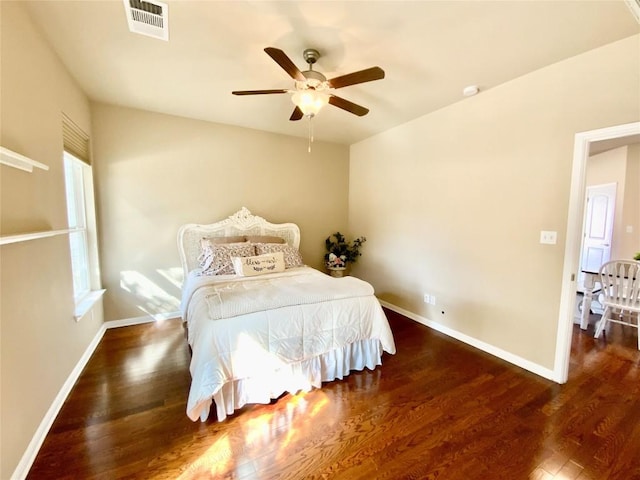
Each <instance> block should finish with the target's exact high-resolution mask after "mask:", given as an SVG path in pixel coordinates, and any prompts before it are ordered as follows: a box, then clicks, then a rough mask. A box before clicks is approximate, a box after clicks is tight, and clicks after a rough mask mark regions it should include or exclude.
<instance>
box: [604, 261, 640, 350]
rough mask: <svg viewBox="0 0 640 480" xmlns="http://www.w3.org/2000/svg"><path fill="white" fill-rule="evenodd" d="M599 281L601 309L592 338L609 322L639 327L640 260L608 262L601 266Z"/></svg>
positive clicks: (639, 340) (639, 348) (639, 333)
mask: <svg viewBox="0 0 640 480" xmlns="http://www.w3.org/2000/svg"><path fill="white" fill-rule="evenodd" d="M600 281H601V284H602V295H601V297H600V298H601V299H602V300H601V303H602V305H603V306H604V312H603V313H602V318H601V319H600V321H599V322H598V324H597V325H596V333H595V335H594V336H595V338H598V337H599V336H600V335H601V334H602V332H603V331H604V329H605V327H606V326H607V323H608V322H615V323H620V324H622V325H628V326H631V327H634V328H636V329H638V318H639V316H640V262H636V261H633V260H613V261H611V262H607V263H605V264H603V265H602V266H601V267H600ZM638 350H640V329H638Z"/></svg>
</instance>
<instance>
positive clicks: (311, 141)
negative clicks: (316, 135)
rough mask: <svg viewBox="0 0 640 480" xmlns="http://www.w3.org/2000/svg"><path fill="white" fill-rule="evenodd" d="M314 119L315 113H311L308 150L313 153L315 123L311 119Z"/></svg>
mask: <svg viewBox="0 0 640 480" xmlns="http://www.w3.org/2000/svg"><path fill="white" fill-rule="evenodd" d="M312 119H313V115H309V147H308V149H307V152H309V153H311V144H312V143H313V124H312V123H311V120H312Z"/></svg>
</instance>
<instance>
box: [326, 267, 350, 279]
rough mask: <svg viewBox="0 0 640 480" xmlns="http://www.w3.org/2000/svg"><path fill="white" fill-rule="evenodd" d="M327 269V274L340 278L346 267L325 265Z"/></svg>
mask: <svg viewBox="0 0 640 480" xmlns="http://www.w3.org/2000/svg"><path fill="white" fill-rule="evenodd" d="M327 270H329V275H331V276H332V277H336V278H340V277H344V275H345V271H346V270H347V269H346V267H327Z"/></svg>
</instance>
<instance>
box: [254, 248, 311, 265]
mask: <svg viewBox="0 0 640 480" xmlns="http://www.w3.org/2000/svg"><path fill="white" fill-rule="evenodd" d="M255 247H256V254H257V255H263V254H265V253H275V252H282V253H283V255H284V266H285V268H293V267H302V266H304V262H303V261H302V255H300V252H299V251H298V249H297V248H295V247H292V246H290V245H286V244H284V245H279V244H276V243H256V244H255Z"/></svg>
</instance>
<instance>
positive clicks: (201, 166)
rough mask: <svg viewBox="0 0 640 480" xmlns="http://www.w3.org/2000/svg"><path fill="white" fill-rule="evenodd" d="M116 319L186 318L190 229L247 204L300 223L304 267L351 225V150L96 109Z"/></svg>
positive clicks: (105, 250)
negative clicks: (181, 233)
mask: <svg viewBox="0 0 640 480" xmlns="http://www.w3.org/2000/svg"><path fill="white" fill-rule="evenodd" d="M92 123H93V132H94V136H95V142H94V144H93V145H94V147H93V149H94V168H95V170H96V190H97V202H98V218H99V221H98V223H99V225H100V231H99V235H100V246H101V255H102V257H101V266H102V274H103V284H104V287H105V288H106V289H107V293H106V295H105V318H106V319H107V320H114V319H122V318H132V317H139V316H141V315H144V314H145V313H149V314H151V315H157V314H162V313H168V312H172V311H177V310H178V306H179V299H180V281H181V278H180V261H179V258H178V251H177V247H176V234H177V231H178V228H179V226H180V225H182V224H184V223H211V222H214V221H218V220H221V219H224V218H226V217H227V216H229V215H231V214H233V213H235V212H236V211H237V210H238V209H239V208H241V207H242V206H245V207H247V208H248V209H249V210H251V212H252V213H254V214H255V215H259V216H261V217H264V218H266V219H267V220H270V221H272V222H295V223H297V224H298V225H299V226H300V229H301V234H302V242H301V246H300V250H301V252H302V255H303V258H304V260H305V262H306V263H307V264H309V265H312V266H319V265H320V264H321V261H322V256H323V254H324V239H325V238H326V237H327V236H328V235H329V234H331V233H333V232H334V231H336V230H340V229H344V228H345V227H346V225H347V215H348V208H347V201H348V186H349V158H348V155H349V150H348V147H346V146H343V145H335V144H329V143H322V142H316V143H314V144H313V150H312V153H311V154H308V153H307V140H306V139H303V138H293V137H286V136H281V135H275V134H271V133H265V132H260V131H257V130H249V129H244V128H239V127H232V126H227V125H219V124H213V123H208V122H203V121H198V120H189V119H185V118H180V117H172V116H168V115H160V114H155V113H150V112H144V111H140V110H133V109H127V108H120V107H116V106H108V105H103V104H94V105H93V106H92Z"/></svg>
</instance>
